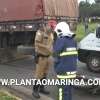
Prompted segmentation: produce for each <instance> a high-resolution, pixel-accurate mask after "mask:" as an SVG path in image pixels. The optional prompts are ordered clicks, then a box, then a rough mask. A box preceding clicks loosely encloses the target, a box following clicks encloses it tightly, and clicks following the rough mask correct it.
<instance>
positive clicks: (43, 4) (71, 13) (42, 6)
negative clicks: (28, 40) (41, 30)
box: [0, 0, 78, 22]
mask: <svg viewBox="0 0 100 100" xmlns="http://www.w3.org/2000/svg"><path fill="white" fill-rule="evenodd" d="M44 16H67V17H78V5H77V0H0V21H1V22H2V21H19V20H21V21H22V20H33V19H39V18H43V17H44Z"/></svg>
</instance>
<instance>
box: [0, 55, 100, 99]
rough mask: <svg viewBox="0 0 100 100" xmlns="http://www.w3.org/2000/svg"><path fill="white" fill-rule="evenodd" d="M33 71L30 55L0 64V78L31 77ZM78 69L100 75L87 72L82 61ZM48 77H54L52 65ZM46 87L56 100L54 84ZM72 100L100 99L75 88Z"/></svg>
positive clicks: (86, 72)
mask: <svg viewBox="0 0 100 100" xmlns="http://www.w3.org/2000/svg"><path fill="white" fill-rule="evenodd" d="M34 71H35V67H34V59H33V58H31V57H30V58H27V59H23V60H18V61H14V62H12V63H6V64H2V65H0V78H12V79H13V78H15V79H21V78H24V79H25V78H33V76H34ZM78 71H79V73H81V74H83V75H86V76H92V77H100V74H99V73H93V72H89V71H88V70H87V68H86V65H85V64H83V63H79V64H78ZM48 77H55V73H54V70H53V67H52V68H51V69H50V71H49V75H48ZM27 88H30V89H32V87H31V86H27ZM47 88H48V89H49V91H50V92H51V94H50V95H49V96H50V97H52V98H54V100H56V99H55V98H56V96H57V88H56V87H54V86H49V87H47ZM73 100H100V95H91V94H89V93H88V92H87V91H82V90H76V89H75V90H74V91H73Z"/></svg>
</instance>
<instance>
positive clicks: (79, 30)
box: [75, 23, 98, 42]
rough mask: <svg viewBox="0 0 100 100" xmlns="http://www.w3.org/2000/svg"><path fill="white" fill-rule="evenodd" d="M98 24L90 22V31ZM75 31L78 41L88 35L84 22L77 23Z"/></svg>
mask: <svg viewBox="0 0 100 100" xmlns="http://www.w3.org/2000/svg"><path fill="white" fill-rule="evenodd" d="M97 25H98V24H97V23H89V28H88V33H91V32H94V31H95V29H96V27H97ZM75 33H76V40H77V41H78V42H79V41H80V40H81V39H82V38H84V37H85V36H86V35H87V34H86V33H85V28H84V24H83V23H79V24H78V25H77V30H76V32H75Z"/></svg>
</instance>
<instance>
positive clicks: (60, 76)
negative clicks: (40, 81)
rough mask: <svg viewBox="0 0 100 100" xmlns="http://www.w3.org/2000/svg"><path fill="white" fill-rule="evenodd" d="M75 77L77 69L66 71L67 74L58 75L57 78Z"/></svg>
mask: <svg viewBox="0 0 100 100" xmlns="http://www.w3.org/2000/svg"><path fill="white" fill-rule="evenodd" d="M75 77H76V71H72V72H66V75H57V78H59V79H66V78H75Z"/></svg>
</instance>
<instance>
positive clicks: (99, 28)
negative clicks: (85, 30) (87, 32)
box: [96, 27, 100, 38]
mask: <svg viewBox="0 0 100 100" xmlns="http://www.w3.org/2000/svg"><path fill="white" fill-rule="evenodd" d="M96 37H97V38H100V27H98V28H97V29H96Z"/></svg>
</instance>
